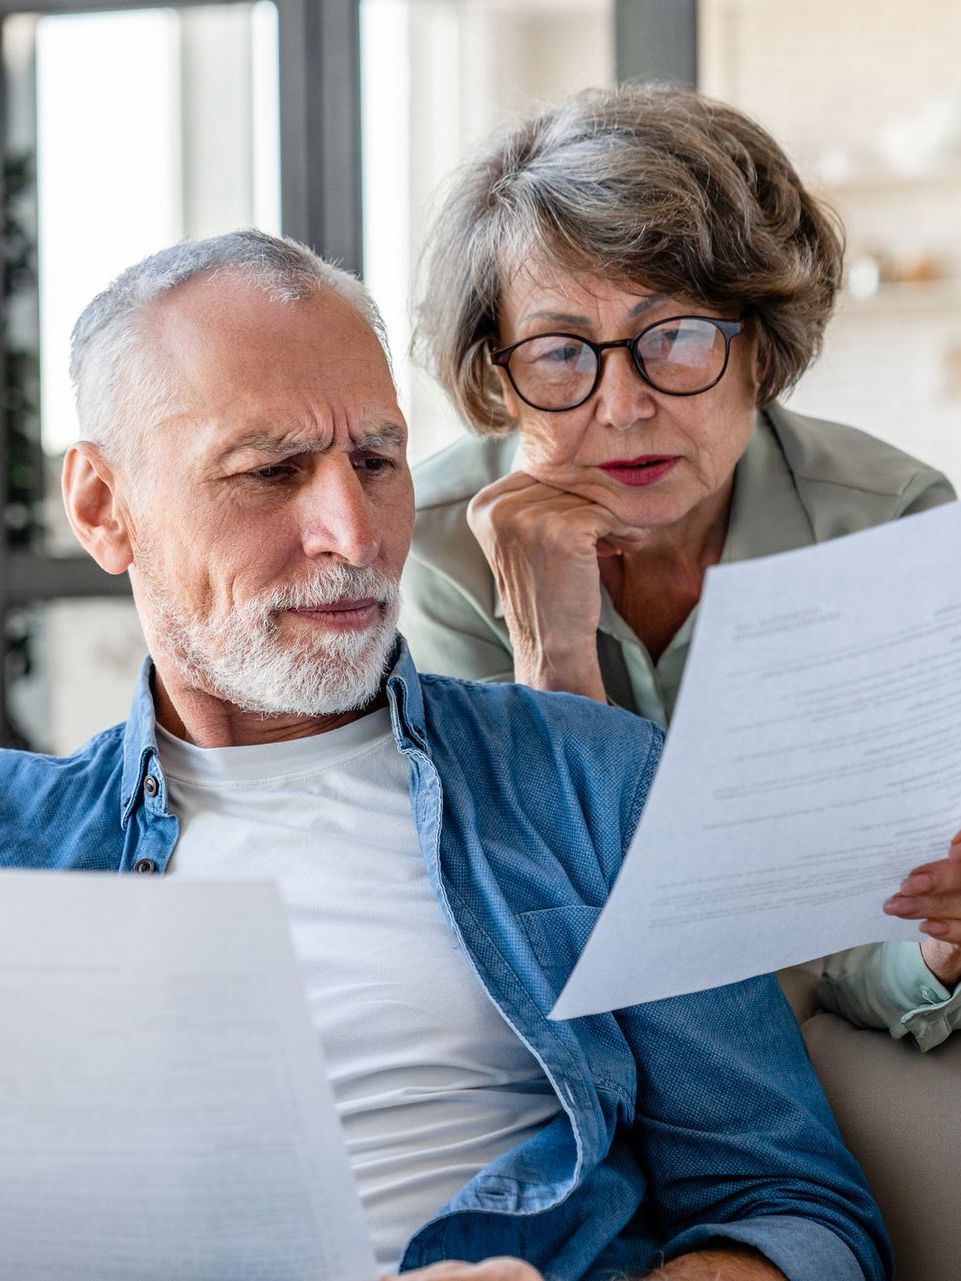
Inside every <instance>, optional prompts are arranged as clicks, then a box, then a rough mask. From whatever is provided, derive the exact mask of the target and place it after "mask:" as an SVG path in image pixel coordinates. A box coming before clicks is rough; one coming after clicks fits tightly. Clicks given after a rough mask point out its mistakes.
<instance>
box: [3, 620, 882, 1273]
mask: <svg viewBox="0 0 961 1281" xmlns="http://www.w3.org/2000/svg"><path fill="white" fill-rule="evenodd" d="M151 671H152V669H151V666H150V664H149V661H148V662H147V663H146V664H145V665H144V669H143V673H142V676H141V679H140V682H139V684H138V687H137V690H136V694H135V697H134V701H133V707H132V710H131V714H130V718H129V720H128V721H127V722H126V724H124V725H118V726H115V727H114V728H113V729H109V730H107V731H105V732H104V733H102V734H99V735H97V736H96V737H94V738H93V739H91V740H90V742H89V743H87V744H86V745H85V746H84V747H82V748H80V749H79V750H78V751H77V752H75V753H74V754H73V755H72V756H69V757H64V758H55V757H49V756H40V755H32V754H30V753H23V752H13V751H6V752H0V865H3V866H9V867H39V868H71V869H90V870H101V871H103V870H116V871H120V872H140V873H144V874H150V873H163V872H164V870H165V869H166V867H167V864H168V862H169V860H170V857H171V855H172V853H173V850H174V846H175V845H176V841H177V834H178V823H177V818H176V816H175V815H173V814H172V813H170V811H169V809H168V804H167V786H166V782H165V779H164V776H163V772H162V770H161V767H160V761H159V757H158V754H157V742H156V735H155V718H154V706H153V697H152V693H151ZM387 695H388V701H389V706H390V715H391V724H392V727H393V732H394V736H395V739H396V742H397V747H398V750H399V751H400V752H402V753H403V755H404V756H405V757H406V759H407V761H408V764H409V767H410V795H411V800H412V804H413V811H414V818H415V822H416V826H417V831H418V835H419V839H420V844H421V849H422V852H423V855H424V859H425V862H426V866H427V869H428V873H429V876H430V879H431V883H432V885H433V888H434V890H435V892H436V894H437V896H438V899H439V901H440V903H441V906H442V908H443V910H444V913H445V915H446V918H447V920H448V922H449V924H450V928H451V929H452V931H453V932H454V934H455V935H456V936H457V938H458V939H459V941H460V942H461V944H462V945H463V947H464V949H465V951H466V954H467V956H468V958H469V960H470V962H471V965H472V967H473V969H474V971H475V973H476V974H477V978H478V981H479V982H480V983H481V984H482V985H483V986H484V988H485V990H486V992H487V994H488V996H489V997H490V999H491V1000H492V1001H493V1002H494V1004H495V1005H496V1006H497V1008H498V1009H499V1011H500V1012H501V1014H502V1016H503V1017H504V1019H505V1020H506V1021H507V1023H508V1024H509V1025H510V1026H511V1027H512V1028H513V1030H514V1031H515V1032H516V1034H517V1035H518V1036H519V1037H520V1038H521V1040H522V1041H523V1042H524V1043H525V1044H526V1045H527V1047H528V1048H529V1049H530V1050H531V1052H532V1053H533V1054H534V1055H535V1056H536V1057H537V1059H538V1060H539V1061H540V1063H541V1066H542V1068H543V1070H544V1073H545V1075H546V1076H547V1078H548V1080H549V1081H550V1082H551V1084H552V1086H553V1088H554V1090H555V1091H556V1093H557V1095H558V1098H559V1100H560V1102H561V1105H562V1109H563V1111H562V1112H560V1113H559V1114H558V1116H557V1117H556V1118H555V1119H554V1120H553V1121H552V1122H550V1123H549V1124H548V1125H546V1126H545V1127H544V1129H542V1130H541V1131H539V1132H538V1133H537V1134H536V1135H534V1136H533V1137H532V1138H530V1139H528V1140H527V1141H526V1142H525V1143H523V1144H521V1145H520V1146H518V1147H516V1148H514V1149H512V1150H510V1151H508V1152H506V1153H504V1154H503V1155H501V1156H500V1157H498V1158H497V1159H496V1160H495V1161H493V1162H492V1163H491V1164H490V1165H489V1166H487V1167H486V1168H485V1169H483V1170H481V1171H480V1173H478V1174H477V1175H476V1176H475V1177H474V1178H473V1179H471V1180H470V1182H469V1183H468V1184H466V1186H465V1187H463V1188H462V1189H461V1190H460V1192H458V1193H457V1195H456V1196H455V1197H453V1198H452V1200H451V1201H450V1202H448V1204H447V1205H446V1206H445V1207H444V1208H443V1210H442V1211H440V1213H438V1214H437V1215H436V1216H435V1217H434V1218H433V1219H431V1220H430V1221H429V1222H428V1223H426V1224H424V1225H423V1226H421V1227H420V1228H419V1229H418V1230H417V1231H416V1232H415V1233H414V1235H413V1236H412V1238H411V1239H410V1241H409V1243H408V1245H407V1247H406V1250H405V1253H404V1257H403V1262H402V1268H403V1269H404V1270H407V1269H410V1268H415V1267H425V1266H427V1265H429V1264H431V1263H435V1262H437V1261H439V1260H442V1259H464V1260H468V1261H476V1260H479V1259H481V1258H485V1257H487V1256H491V1255H516V1256H519V1257H521V1258H524V1259H526V1260H528V1261H529V1262H530V1263H531V1264H533V1265H534V1266H535V1267H537V1268H539V1269H540V1270H541V1271H542V1272H543V1274H544V1276H545V1277H546V1278H547V1281H577V1279H578V1278H582V1277H584V1278H590V1279H591V1281H600V1278H604V1277H611V1276H613V1275H614V1274H620V1276H622V1277H623V1276H625V1275H626V1276H628V1277H636V1276H643V1275H645V1274H647V1273H648V1272H649V1271H650V1270H651V1269H652V1268H654V1267H655V1266H657V1265H658V1264H659V1263H660V1262H662V1261H663V1260H665V1259H669V1258H672V1257H674V1256H675V1255H678V1254H682V1253H685V1252H688V1251H691V1250H696V1249H699V1248H705V1247H706V1246H707V1245H708V1244H709V1243H711V1242H722V1241H724V1240H727V1241H734V1242H742V1243H745V1244H748V1245H751V1246H754V1247H755V1248H757V1249H758V1250H760V1251H762V1252H763V1253H764V1254H765V1255H766V1256H767V1257H768V1258H769V1259H770V1260H771V1261H772V1262H773V1263H774V1264H775V1265H776V1266H777V1267H779V1268H780V1269H781V1270H782V1271H783V1272H784V1273H785V1275H786V1276H787V1277H788V1278H789V1279H790V1281H862V1278H869V1279H870V1281H879V1279H880V1278H883V1277H888V1276H889V1275H890V1266H891V1265H890V1253H889V1247H888V1244H887V1239H886V1237H885V1234H884V1229H883V1226H882V1224H881V1220H880V1216H879V1214H878V1210H877V1207H876V1206H875V1204H874V1202H873V1201H872V1199H871V1197H870V1194H869V1193H868V1191H867V1188H866V1186H865V1183H864V1178H863V1175H862V1174H861V1171H860V1169H859V1167H858V1166H857V1164H856V1162H855V1161H854V1159H853V1157H852V1156H851V1155H850V1154H849V1153H848V1152H847V1150H846V1149H845V1148H844V1146H843V1144H842V1142H841V1139H840V1137H839V1135H838V1133H837V1130H836V1128H835V1125H834V1121H833V1119H832V1116H831V1113H830V1110H829V1108H828V1106H827V1103H826V1101H825V1099H824V1096H823V1094H822V1092H821V1089H820V1086H819V1085H818V1082H817V1080H816V1078H815V1076H814V1073H813V1071H812V1069H811V1066H810V1064H809V1062H808V1060H807V1056H806V1054H805V1051H804V1048H803V1044H802V1041H801V1038H800V1034H799V1031H798V1028H797V1025H796V1023H795V1020H794V1018H793V1016H792V1015H791V1013H790V1011H789V1009H788V1008H787V1006H786V1004H785V1002H784V1000H783V998H782V996H781V993H780V990H779V988H778V987H777V984H776V983H775V981H774V980H773V979H772V978H770V977H763V978H759V979H754V980H750V981H748V982H746V983H739V984H733V985H731V986H728V987H724V988H718V989H715V990H714V991H709V992H702V993H698V994H696V995H693V996H687V997H679V998H675V999H673V1000H667V1001H656V1002H651V1003H649V1004H646V1005H640V1006H634V1007H632V1008H630V1009H626V1010H621V1011H618V1012H616V1013H613V1014H605V1015H600V1016H594V1017H590V1018H581V1019H572V1020H570V1021H568V1022H553V1021H551V1020H550V1019H549V1018H548V1017H547V1016H548V1012H549V1011H550V1009H551V1007H552V1005H553V1003H554V1000H555V998H556V996H557V994H558V993H559V991H560V989H561V988H562V986H563V984H564V981H565V980H566V978H567V975H568V974H569V972H570V970H571V968H572V966H573V964H574V961H575V960H576V958H577V956H578V954H579V952H580V950H581V948H582V947H583V945H584V943H585V941H586V939H587V936H588V934H589V933H590V930H591V928H592V927H593V925H594V923H595V921H596V919H597V916H598V914H599V912H600V910H601V908H602V906H603V904H604V901H605V899H606V897H607V894H608V892H609V890H610V888H611V885H612V884H613V881H614V878H615V876H616V875H617V871H618V868H619V867H620V864H621V861H622V859H623V856H624V853H625V851H626V848H627V845H628V844H629V842H630V838H631V836H632V834H633V831H634V828H635V826H636V824H637V820H638V817H639V814H640V810H641V808H642V806H643V803H644V800H645V797H646V795H647V791H648V788H649V785H650V781H651V777H652V774H653V770H654V766H655V763H656V760H657V757H658V753H659V750H660V743H661V733H660V731H659V730H658V729H657V728H656V727H655V726H653V725H651V724H650V723H649V722H646V721H643V720H641V719H640V718H638V717H636V716H634V715H631V714H629V713H627V712H623V711H620V710H618V709H616V708H609V707H604V706H602V705H601V704H599V703H596V702H593V701H591V700H588V699H582V698H577V697H574V696H572V695H567V694H543V693H537V692H534V691H532V690H529V689H526V688H524V687H523V686H517V685H503V684H482V683H473V682H466V681H458V680H454V679H450V678H446V677H440V676H420V675H418V673H417V672H416V670H415V669H414V666H413V663H412V661H411V659H410V657H409V655H408V654H407V651H406V647H405V646H404V645H403V643H401V645H400V648H399V653H398V656H397V658H396V662H395V664H394V667H393V669H392V672H391V674H390V676H389V678H388V681H387ZM638 762H640V765H639V764H638ZM748 1029H750V1035H747V1032H748Z"/></svg>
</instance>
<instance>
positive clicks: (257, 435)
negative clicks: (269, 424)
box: [220, 425, 405, 459]
mask: <svg viewBox="0 0 961 1281" xmlns="http://www.w3.org/2000/svg"><path fill="white" fill-rule="evenodd" d="M348 439H349V441H350V444H351V446H352V447H353V448H355V449H380V448H384V447H397V448H402V447H403V445H404V443H405V437H404V433H403V431H402V430H401V429H400V428H399V427H395V426H393V425H385V426H381V427H374V428H371V429H370V430H369V431H358V430H356V429H355V430H353V431H350V433H349V436H348ZM337 444H338V433H337V432H336V431H331V432H325V433H324V434H323V435H318V434H317V433H305V432H304V430H303V428H302V427H296V428H292V429H291V430H289V431H272V430H270V429H269V428H266V429H261V430H254V431H251V432H249V433H248V434H246V435H244V436H241V437H240V438H239V439H236V440H233V441H231V442H230V443H229V444H227V446H226V448H225V449H224V450H223V451H222V453H221V455H220V457H221V458H222V459H226V458H230V457H232V456H233V455H235V454H240V453H244V452H248V451H249V452H251V453H257V454H266V455H272V456H276V457H282V456H290V455H293V454H325V453H328V452H329V451H330V450H331V449H334V448H336V447H337Z"/></svg>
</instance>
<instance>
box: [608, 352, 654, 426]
mask: <svg viewBox="0 0 961 1281" xmlns="http://www.w3.org/2000/svg"><path fill="white" fill-rule="evenodd" d="M595 395H596V397H597V406H596V410H595V413H596V415H597V417H598V419H599V420H600V421H601V422H602V423H606V424H607V426H609V427H614V428H617V429H619V430H626V429H627V428H629V427H633V426H634V425H635V423H637V421H638V420H639V419H641V420H643V419H648V418H650V417H651V416H652V415H653V414H654V413H655V411H656V409H657V400H656V398H655V395H654V393H653V391H652V389H651V388H650V387H649V386H648V384H647V383H646V382H645V381H644V379H643V378H642V377H641V375H640V374H639V373H638V372H637V366H636V365H635V364H634V358H633V356H632V355H631V353H630V351H629V350H628V349H627V348H626V347H614V348H611V349H608V350H607V351H605V352H604V353H603V354H602V355H601V377H600V382H599V383H598V387H597V391H596V393H595Z"/></svg>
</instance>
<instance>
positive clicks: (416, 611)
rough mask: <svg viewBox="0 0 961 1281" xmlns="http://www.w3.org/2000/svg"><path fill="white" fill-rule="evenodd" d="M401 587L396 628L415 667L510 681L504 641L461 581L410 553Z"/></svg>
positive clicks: (510, 657) (510, 664)
mask: <svg viewBox="0 0 961 1281" xmlns="http://www.w3.org/2000/svg"><path fill="white" fill-rule="evenodd" d="M491 590H493V584H492V587H491ZM401 591H402V597H403V601H402V605H401V617H400V630H401V631H402V632H403V634H404V636H405V638H406V640H407V643H408V645H409V646H410V652H411V654H412V656H413V659H414V662H415V663H416V665H417V667H418V668H419V670H420V671H422V672H437V673H438V674H439V675H441V676H459V677H461V678H463V679H465V680H479V681H512V680H513V679H514V659H513V655H512V653H511V650H510V647H509V645H508V644H507V643H506V642H505V641H504V639H503V638H502V636H501V634H500V632H499V630H498V628H497V626H496V624H495V622H494V620H493V618H492V617H489V616H488V615H487V614H486V613H485V611H484V610H483V608H481V606H480V605H479V603H478V602H477V601H476V600H475V599H474V598H473V597H472V596H471V594H470V593H469V592H468V591H466V590H465V588H464V587H463V586H462V584H460V583H458V582H455V581H454V580H453V579H452V578H450V577H449V576H448V575H446V574H444V573H443V572H442V571H441V570H439V569H437V568H435V567H434V566H432V565H431V564H429V563H428V562H427V561H426V560H425V559H422V558H421V557H419V556H418V555H417V553H416V551H415V552H414V554H412V555H411V557H410V559H409V560H408V562H407V566H406V568H405V570H404V577H403V581H402V584H401Z"/></svg>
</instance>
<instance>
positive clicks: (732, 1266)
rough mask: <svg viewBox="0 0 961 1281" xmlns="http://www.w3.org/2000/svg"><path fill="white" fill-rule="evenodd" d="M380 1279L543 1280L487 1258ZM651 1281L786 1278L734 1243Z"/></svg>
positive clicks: (682, 1261)
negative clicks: (479, 1261) (480, 1260)
mask: <svg viewBox="0 0 961 1281" xmlns="http://www.w3.org/2000/svg"><path fill="white" fill-rule="evenodd" d="M381 1281H543V1278H542V1276H541V1274H540V1273H539V1272H538V1271H537V1269H536V1268H532V1267H531V1266H530V1264H529V1263H524V1261H523V1260H522V1259H511V1258H506V1257H502V1258H496V1259H484V1260H483V1262H481V1263H461V1262H459V1261H458V1260H456V1259H454V1260H445V1261H444V1262H443V1263H433V1264H431V1266H430V1267H429V1268H420V1269H418V1270H417V1271H416V1272H405V1273H404V1275H403V1277H400V1278H398V1277H383V1278H381ZM650 1281H785V1276H784V1273H783V1272H782V1271H781V1270H780V1268H776V1267H775V1266H774V1264H773V1263H769V1262H768V1260H767V1259H765V1257H764V1255H763V1254H760V1253H758V1251H757V1250H752V1249H751V1247H750V1246H740V1245H735V1244H733V1243H732V1244H731V1245H730V1246H725V1247H724V1248H723V1249H720V1250H698V1251H696V1252H695V1253H694V1254H683V1255H681V1256H680V1257H679V1258H677V1259H672V1260H671V1262H670V1263H667V1264H665V1265H664V1267H663V1268H661V1269H659V1270H658V1271H657V1272H655V1273H653V1274H651V1277H650Z"/></svg>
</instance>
